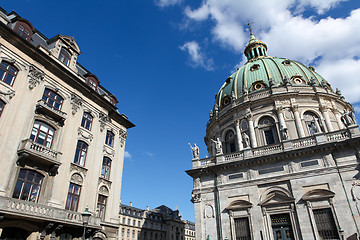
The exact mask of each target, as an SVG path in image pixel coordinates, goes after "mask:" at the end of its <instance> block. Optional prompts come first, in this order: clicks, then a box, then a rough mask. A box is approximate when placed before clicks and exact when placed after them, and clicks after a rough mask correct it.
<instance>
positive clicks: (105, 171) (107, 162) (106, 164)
mask: <svg viewBox="0 0 360 240" xmlns="http://www.w3.org/2000/svg"><path fill="white" fill-rule="evenodd" d="M110 169H111V159H110V158H108V157H104V158H103V162H102V168H101V177H103V178H105V179H108V180H109V179H110Z"/></svg>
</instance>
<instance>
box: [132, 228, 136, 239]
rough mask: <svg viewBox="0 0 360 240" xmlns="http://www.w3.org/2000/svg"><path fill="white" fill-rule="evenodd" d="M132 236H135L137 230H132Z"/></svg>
mask: <svg viewBox="0 0 360 240" xmlns="http://www.w3.org/2000/svg"><path fill="white" fill-rule="evenodd" d="M132 238H135V230H132Z"/></svg>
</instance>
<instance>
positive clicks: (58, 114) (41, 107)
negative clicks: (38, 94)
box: [35, 99, 66, 126]
mask: <svg viewBox="0 0 360 240" xmlns="http://www.w3.org/2000/svg"><path fill="white" fill-rule="evenodd" d="M35 107H36V108H35V112H36V113H40V114H44V115H47V116H49V117H51V118H52V119H54V120H55V121H57V122H58V123H59V124H60V126H63V125H64V122H65V120H66V113H65V112H62V111H60V110H58V109H54V108H52V107H50V106H49V105H47V104H46V102H45V101H44V100H42V99H41V100H39V101H38V102H37V104H36V106H35Z"/></svg>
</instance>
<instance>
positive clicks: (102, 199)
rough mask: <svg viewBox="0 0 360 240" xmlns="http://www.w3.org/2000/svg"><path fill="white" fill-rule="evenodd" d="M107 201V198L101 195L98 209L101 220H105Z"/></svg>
mask: <svg viewBox="0 0 360 240" xmlns="http://www.w3.org/2000/svg"><path fill="white" fill-rule="evenodd" d="M106 201H107V197H106V196H103V195H100V194H99V197H98V202H97V209H98V211H99V217H100V218H101V220H104V219H105V211H106Z"/></svg>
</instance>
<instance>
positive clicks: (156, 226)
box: [119, 203, 195, 240]
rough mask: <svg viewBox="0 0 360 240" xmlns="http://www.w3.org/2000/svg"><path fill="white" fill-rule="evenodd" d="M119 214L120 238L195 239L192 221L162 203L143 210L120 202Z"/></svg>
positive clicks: (146, 239) (128, 239) (123, 239)
mask: <svg viewBox="0 0 360 240" xmlns="http://www.w3.org/2000/svg"><path fill="white" fill-rule="evenodd" d="M119 216H120V220H121V226H120V229H119V239H120V240H134V239H136V240H195V226H194V223H192V222H190V221H187V220H183V219H181V216H180V215H179V211H178V210H175V211H174V210H172V209H170V208H169V207H167V206H164V205H161V206H159V207H157V208H155V209H149V208H147V209H146V210H144V209H139V208H136V207H133V206H132V203H130V206H128V205H124V204H121V210H120V215H119Z"/></svg>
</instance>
